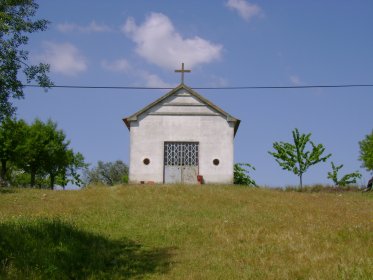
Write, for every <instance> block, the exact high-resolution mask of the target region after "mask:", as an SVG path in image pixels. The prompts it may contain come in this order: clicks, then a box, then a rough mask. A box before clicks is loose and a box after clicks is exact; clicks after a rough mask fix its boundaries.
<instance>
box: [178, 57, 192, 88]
mask: <svg viewBox="0 0 373 280" xmlns="http://www.w3.org/2000/svg"><path fill="white" fill-rule="evenodd" d="M175 72H177V73H181V83H182V84H184V73H190V72H192V70H184V62H183V63H181V70H175Z"/></svg>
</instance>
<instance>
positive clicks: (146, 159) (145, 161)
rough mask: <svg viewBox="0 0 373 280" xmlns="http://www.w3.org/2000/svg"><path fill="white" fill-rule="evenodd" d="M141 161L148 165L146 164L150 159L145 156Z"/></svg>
mask: <svg viewBox="0 0 373 280" xmlns="http://www.w3.org/2000/svg"><path fill="white" fill-rule="evenodd" d="M142 162H143V163H144V164H145V165H148V164H149V163H150V159H148V158H145V159H144V160H143V161H142Z"/></svg>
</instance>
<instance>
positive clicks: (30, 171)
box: [0, 118, 86, 189]
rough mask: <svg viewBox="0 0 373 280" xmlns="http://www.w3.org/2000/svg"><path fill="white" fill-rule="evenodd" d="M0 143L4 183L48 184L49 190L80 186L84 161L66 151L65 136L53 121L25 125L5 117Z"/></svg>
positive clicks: (76, 154) (80, 157)
mask: <svg viewBox="0 0 373 280" xmlns="http://www.w3.org/2000/svg"><path fill="white" fill-rule="evenodd" d="M0 141H1V142H0V144H1V149H0V160H1V161H0V163H1V178H2V182H3V183H4V182H5V181H8V182H10V183H12V184H16V185H23V186H27V185H30V186H31V187H35V186H36V185H39V186H40V187H41V186H46V185H47V184H48V185H49V187H50V188H51V189H53V188H54V186H55V184H56V183H57V184H58V185H60V186H66V184H67V183H68V182H72V183H74V184H78V185H79V184H81V182H82V180H81V179H80V175H79V170H80V169H83V168H84V167H86V164H85V163H84V158H83V156H82V155H81V154H80V153H74V152H73V150H72V149H70V148H69V144H70V142H69V141H68V140H66V136H65V133H64V132H63V131H62V130H59V129H58V128H57V124H56V123H54V122H53V121H51V120H49V121H47V122H46V123H44V122H42V121H40V120H38V119H36V120H35V121H34V122H33V123H32V124H31V125H28V124H27V123H26V122H25V121H23V120H19V121H17V120H14V119H9V118H6V119H5V120H4V121H3V122H2V123H1V126H0ZM8 166H10V167H11V168H8ZM8 169H9V170H8Z"/></svg>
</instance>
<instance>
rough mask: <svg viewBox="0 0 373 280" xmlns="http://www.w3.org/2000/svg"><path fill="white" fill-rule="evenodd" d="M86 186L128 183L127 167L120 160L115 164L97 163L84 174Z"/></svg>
mask: <svg viewBox="0 0 373 280" xmlns="http://www.w3.org/2000/svg"><path fill="white" fill-rule="evenodd" d="M85 173H86V174H85V177H86V180H85V181H86V184H87V185H89V184H104V185H108V186H114V185H116V184H126V183H128V166H127V165H126V164H125V163H124V162H123V161H121V160H117V161H115V162H103V161H99V162H98V163H97V166H96V167H94V168H92V169H91V170H86V172H85Z"/></svg>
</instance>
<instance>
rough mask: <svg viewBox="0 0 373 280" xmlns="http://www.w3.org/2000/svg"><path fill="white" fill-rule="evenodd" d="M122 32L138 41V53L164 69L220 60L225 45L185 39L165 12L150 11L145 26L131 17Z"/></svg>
mask: <svg viewBox="0 0 373 280" xmlns="http://www.w3.org/2000/svg"><path fill="white" fill-rule="evenodd" d="M122 31H123V32H124V33H125V34H126V35H127V36H128V37H129V38H131V39H132V40H133V41H134V42H135V43H136V52H137V54H139V55H140V56H141V57H143V58H145V59H146V60H147V61H148V62H150V63H154V64H156V65H158V66H160V67H162V68H166V69H176V68H178V67H180V64H181V62H185V64H186V66H187V67H188V68H192V67H193V66H196V65H198V64H202V63H209V62H211V61H214V60H216V59H218V58H219V57H220V55H221V51H222V46H221V45H219V44H213V43H211V42H209V41H207V40H205V39H202V38H200V37H198V36H195V37H193V38H183V37H182V36H181V35H180V34H179V33H178V32H177V31H176V30H175V27H174V26H173V24H172V22H171V21H170V19H169V18H168V17H167V16H165V15H164V14H161V13H152V14H150V15H149V16H148V17H147V19H146V20H145V22H144V23H143V24H142V25H139V26H138V25H136V23H135V21H134V19H133V18H129V19H127V21H126V23H125V24H124V26H123V28H122Z"/></svg>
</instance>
